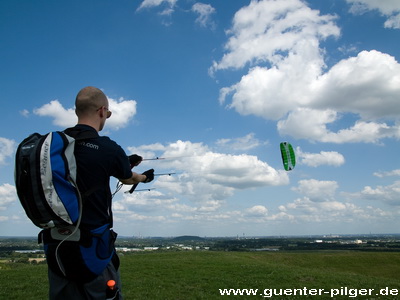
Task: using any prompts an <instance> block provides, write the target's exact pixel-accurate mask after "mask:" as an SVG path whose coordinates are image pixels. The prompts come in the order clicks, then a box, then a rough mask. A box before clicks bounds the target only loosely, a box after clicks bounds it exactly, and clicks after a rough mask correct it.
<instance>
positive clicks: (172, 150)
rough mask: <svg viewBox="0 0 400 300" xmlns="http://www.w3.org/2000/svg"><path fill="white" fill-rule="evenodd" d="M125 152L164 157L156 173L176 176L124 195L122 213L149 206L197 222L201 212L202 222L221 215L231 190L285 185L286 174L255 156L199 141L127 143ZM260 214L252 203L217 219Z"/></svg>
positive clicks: (147, 163) (143, 167) (287, 180)
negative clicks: (215, 148)
mask: <svg viewBox="0 0 400 300" xmlns="http://www.w3.org/2000/svg"><path fill="white" fill-rule="evenodd" d="M250 137H251V138H250V139H245V140H252V139H253V136H252V135H250ZM233 140H235V139H233ZM225 142H226V141H225ZM245 144H246V143H245ZM128 151H129V152H131V153H137V154H139V155H142V156H143V157H145V158H151V157H159V158H164V159H160V160H159V161H157V170H156V173H164V172H171V171H172V172H174V173H176V174H174V175H172V176H159V177H157V181H156V182H154V184H153V186H152V187H154V188H155V189H156V190H151V191H150V192H145V193H141V194H140V195H139V194H138V193H136V194H135V195H128V196H126V195H125V196H124V199H122V200H119V201H117V202H116V203H117V204H116V206H115V207H116V209H117V210H121V211H124V210H128V211H133V212H136V213H137V212H139V213H140V212H141V211H145V210H150V211H152V212H154V213H156V211H159V210H163V211H164V212H170V213H171V214H175V217H174V218H187V217H188V215H189V216H190V217H193V218H194V219H195V220H197V219H198V218H200V217H199V216H202V219H203V220H205V219H213V218H215V220H217V219H218V217H217V216H216V215H219V214H220V211H221V208H222V207H223V206H224V204H225V202H226V201H227V199H228V198H229V197H231V196H232V195H233V194H234V193H235V191H237V190H245V189H253V188H257V187H268V186H277V185H286V184H288V183H289V178H288V175H287V173H286V172H284V171H282V170H276V169H274V168H272V167H271V166H269V165H268V164H267V163H265V162H263V161H261V160H259V159H258V158H257V157H255V156H252V155H245V154H240V155H232V154H225V153H219V152H214V151H212V150H211V149H210V148H209V147H208V146H206V145H204V144H202V143H192V142H189V141H181V140H178V141H176V142H173V143H169V144H165V145H163V144H160V143H156V144H150V145H142V146H140V147H129V148H128ZM149 166H150V162H148V161H147V162H146V161H144V162H142V164H141V165H140V168H142V169H146V168H148V167H149ZM124 189H128V187H124ZM160 191H162V192H160ZM177 198H178V199H179V200H177ZM118 203H119V204H118ZM160 213H161V212H160ZM260 213H263V214H266V213H267V209H266V208H265V209H263V208H262V207H261V206H254V207H253V208H251V209H249V210H246V211H244V212H228V213H226V215H225V216H221V215H219V218H231V217H233V216H235V218H239V216H241V217H246V218H250V216H251V215H255V214H260Z"/></svg>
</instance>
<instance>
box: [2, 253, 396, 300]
mask: <svg viewBox="0 0 400 300" xmlns="http://www.w3.org/2000/svg"><path fill="white" fill-rule="evenodd" d="M1 266H2V268H1V269H0V280H1V285H0V299H17V300H18V299H21V300H22V299H24V300H25V299H32V300H35V299H46V298H47V275H46V266H45V265H12V268H11V267H10V265H1ZM4 267H6V268H4ZM121 277H122V284H123V294H124V298H125V299H126V300H130V299H140V300H141V299H174V300H179V299H223V298H227V299H231V298H233V299H244V298H246V299H253V298H254V299H257V298H259V299H260V298H261V299H264V298H263V297H262V296H261V295H259V296H221V295H220V294H219V289H230V288H232V289H246V288H247V289H259V292H258V294H260V293H262V292H263V290H264V289H267V288H268V289H269V288H270V289H280V288H282V289H294V288H299V289H302V288H304V287H307V288H308V289H311V288H315V289H321V288H324V289H325V290H328V289H340V288H342V287H347V288H353V289H374V291H375V293H376V292H377V291H379V290H380V289H383V288H386V287H389V288H390V289H399V290H400V280H399V279H400V253H388V252H302V253H301V252H297V253H293V252H290V253H289V252H273V253H272V252H212V251H210V252H200V251H190V252H146V253H137V254H129V255H124V256H121ZM375 293H374V294H373V297H371V296H369V297H368V296H364V297H357V299H371V300H372V299H400V295H399V296H397V297H396V296H392V297H390V296H377V295H375ZM272 299H351V297H348V296H346V297H335V298H332V297H330V296H329V295H324V296H286V297H284V298H282V297H278V296H277V297H273V298H272Z"/></svg>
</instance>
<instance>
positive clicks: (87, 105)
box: [75, 86, 108, 117]
mask: <svg viewBox="0 0 400 300" xmlns="http://www.w3.org/2000/svg"><path fill="white" fill-rule="evenodd" d="M102 106H108V99H107V97H106V95H105V94H104V93H103V92H102V91H101V90H100V89H98V88H96V87H93V86H87V87H84V88H83V89H81V90H80V91H79V93H78V95H76V100H75V111H76V115H77V116H78V117H80V116H83V115H90V114H92V113H95V112H96V109H98V108H99V107H102Z"/></svg>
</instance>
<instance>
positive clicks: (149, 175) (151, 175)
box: [142, 169, 154, 183]
mask: <svg viewBox="0 0 400 300" xmlns="http://www.w3.org/2000/svg"><path fill="white" fill-rule="evenodd" d="M142 175H144V176H146V180H145V181H143V182H144V183H148V182H150V181H153V179H154V169H150V170H147V171H146V172H143V173H142Z"/></svg>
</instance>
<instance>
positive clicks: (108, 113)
mask: <svg viewBox="0 0 400 300" xmlns="http://www.w3.org/2000/svg"><path fill="white" fill-rule="evenodd" d="M103 108H105V109H106V110H107V119H108V118H109V117H111V114H112V112H111V111H110V110H109V109H108V107H105V106H102V107H99V108H98V109H97V110H96V111H99V110H100V109H103Z"/></svg>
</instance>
